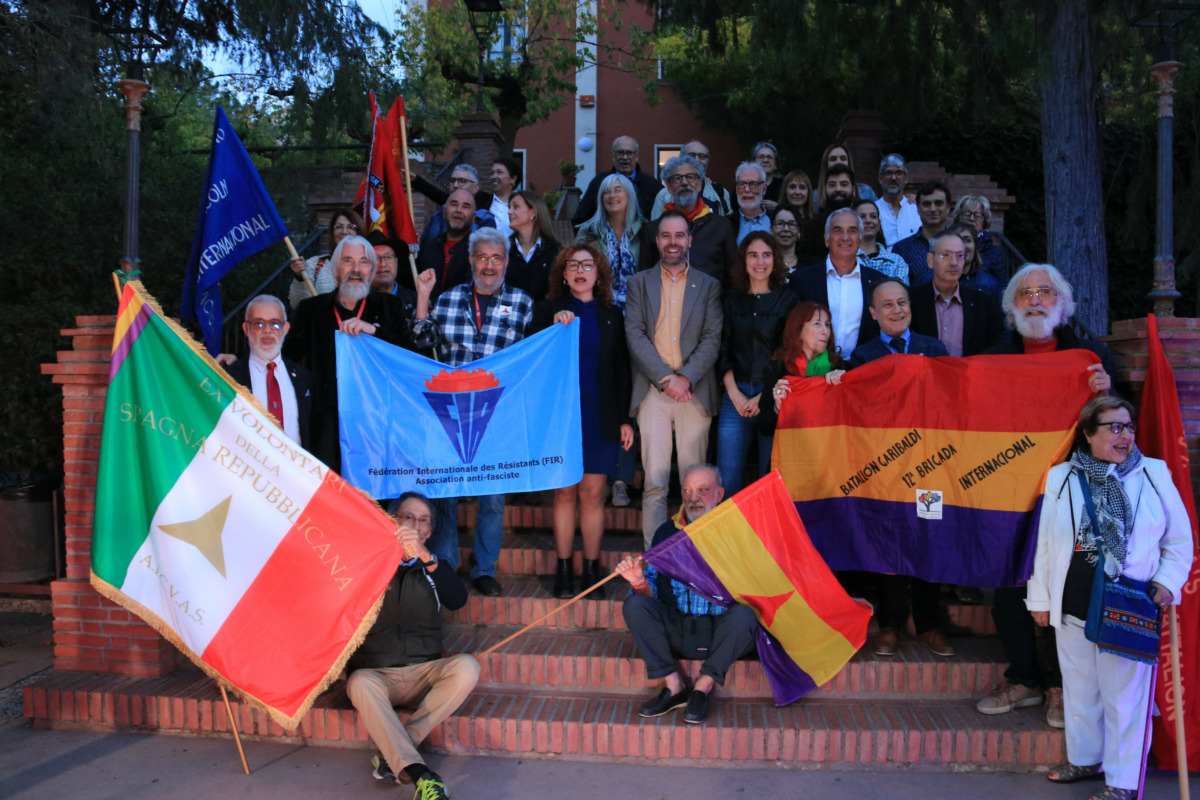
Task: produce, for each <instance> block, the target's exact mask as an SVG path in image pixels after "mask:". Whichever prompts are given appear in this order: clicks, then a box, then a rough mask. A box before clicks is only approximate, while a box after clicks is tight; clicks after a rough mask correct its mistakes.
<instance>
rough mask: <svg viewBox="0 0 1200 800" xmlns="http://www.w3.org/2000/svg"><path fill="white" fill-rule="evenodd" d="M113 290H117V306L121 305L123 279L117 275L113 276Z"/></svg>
mask: <svg viewBox="0 0 1200 800" xmlns="http://www.w3.org/2000/svg"><path fill="white" fill-rule="evenodd" d="M112 279H113V288H114V289H116V290H117V305H118V306H119V305H121V279H120V278H118V277H117V273H115V272H114V273H113V274H112Z"/></svg>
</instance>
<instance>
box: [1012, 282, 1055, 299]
mask: <svg viewBox="0 0 1200 800" xmlns="http://www.w3.org/2000/svg"><path fill="white" fill-rule="evenodd" d="M1043 295H1045V296H1046V297H1058V292H1057V291H1056V290H1054V289H1051V288H1050V287H1049V286H1039V287H1038V288H1036V289H1017V299H1018V300H1024V301H1025V302H1029V301H1030V300H1032V299H1033V298H1035V297H1041V296H1043Z"/></svg>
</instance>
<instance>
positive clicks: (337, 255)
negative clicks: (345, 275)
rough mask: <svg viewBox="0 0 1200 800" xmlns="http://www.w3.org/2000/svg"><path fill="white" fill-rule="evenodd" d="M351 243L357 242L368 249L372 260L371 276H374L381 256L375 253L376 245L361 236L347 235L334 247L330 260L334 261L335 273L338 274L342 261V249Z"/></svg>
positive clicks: (369, 258) (368, 256)
mask: <svg viewBox="0 0 1200 800" xmlns="http://www.w3.org/2000/svg"><path fill="white" fill-rule="evenodd" d="M351 244H356V245H358V246H359V247H361V248H362V249H363V250H364V251H366V254H367V261H370V262H371V277H374V276H375V270H376V269H377V268H378V267H379V256H377V255H375V246H374V245H373V244H371V243H370V242H368V241H367V240H366V239H364V238H363V237H361V236H347V237H346V238H345V239H342V240H341V241H340V242H338V245H337V247H335V248H333V254H332V255H331V256H329V260H330V261H332V262H333V273H334V274H335V275H336V274H337V270H338V266H339V265H340V264H341V263H342V250H344V249H346V246H347V245H351Z"/></svg>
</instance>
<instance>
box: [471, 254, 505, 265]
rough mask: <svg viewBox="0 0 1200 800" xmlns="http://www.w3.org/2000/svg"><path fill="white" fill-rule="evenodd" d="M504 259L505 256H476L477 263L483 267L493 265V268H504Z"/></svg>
mask: <svg viewBox="0 0 1200 800" xmlns="http://www.w3.org/2000/svg"><path fill="white" fill-rule="evenodd" d="M504 258H505V257H504V256H498V255H497V256H489V255H486V254H483V253H481V254H479V255H477V256H475V263H476V264H478V265H479V266H481V267H482V266H485V265H487V264H491V265H492V266H493V267H502V266H504Z"/></svg>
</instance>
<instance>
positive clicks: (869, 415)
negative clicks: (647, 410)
mask: <svg viewBox="0 0 1200 800" xmlns="http://www.w3.org/2000/svg"><path fill="white" fill-rule="evenodd" d="M1097 360H1098V359H1097V358H1096V356H1095V355H1094V354H1093V353H1091V352H1089V351H1087V350H1067V351H1063V352H1060V353H1049V354H1046V355H1005V356H972V357H971V358H949V357H944V358H926V357H924V356H914V355H893V356H887V357H885V358H881V359H879V360H877V361H872V362H870V363H868V364H865V365H863V366H861V367H858V368H857V369H854V370H852V371H851V372H849V373H847V374H846V376H845V377H843V378H842V383H841V385H840V386H830V385H828V384H826V383H825V381H824V380H821V379H817V378H805V379H801V380H799V381H795V382H794V383H795V384H797V388H795V389H794V390H793V391H792V392H791V394H790V395H789V396H788V397H787V398H786V399H785V400H784V402H783V405H782V406H781V408H780V415H779V424H778V426H777V427H776V430H775V447H774V450H773V452H772V454H771V460H772V466H774V467H775V468H777V469H778V470H779V471H780V473H781V474H782V475H783V480H784V482H785V483H786V484H787V488H788V492H789V493H790V494H791V497H792V499H793V500H794V501H795V502H796V510H797V511H799V512H800V518H801V519H803V520H804V525H805V527H806V528H808V533H809V536H811V537H812V541H813V543H814V544H815V545H816V547H817V550H818V551H819V552H820V553H821V555H822V556H824V557H825V560H826V561H827V562H828V563H829V566H830V567H831V568H832V569H834V570H866V571H868V572H884V573H893V574H898V575H912V576H915V577H918V578H923V579H925V580H927V581H932V582H934V583H953V584H959V585H963V586H1014V585H1016V584H1018V583H1020V582H1022V581H1024V580H1027V579H1028V577H1029V575H1030V574H1031V572H1032V566H1033V555H1034V549H1035V547H1036V544H1037V542H1036V537H1037V514H1038V508H1039V507H1040V500H1041V494H1042V489H1043V487H1044V485H1045V476H1046V470H1047V469H1049V468H1050V466H1052V465H1053V464H1056V463H1058V462H1060V461H1062V460H1063V458H1064V457H1065V456H1066V454H1067V452H1068V451H1069V450H1070V447H1071V441H1072V438H1073V436H1074V431H1075V421H1076V418H1077V417H1078V416H1079V410H1080V409H1081V408H1082V407H1083V404H1084V403H1086V402H1087V400H1088V398H1089V397H1090V396H1091V392H1090V391H1089V390H1088V386H1087V378H1088V374H1089V373H1088V372H1087V367H1088V366H1089V365H1091V364H1094V363H1096V362H1097Z"/></svg>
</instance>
